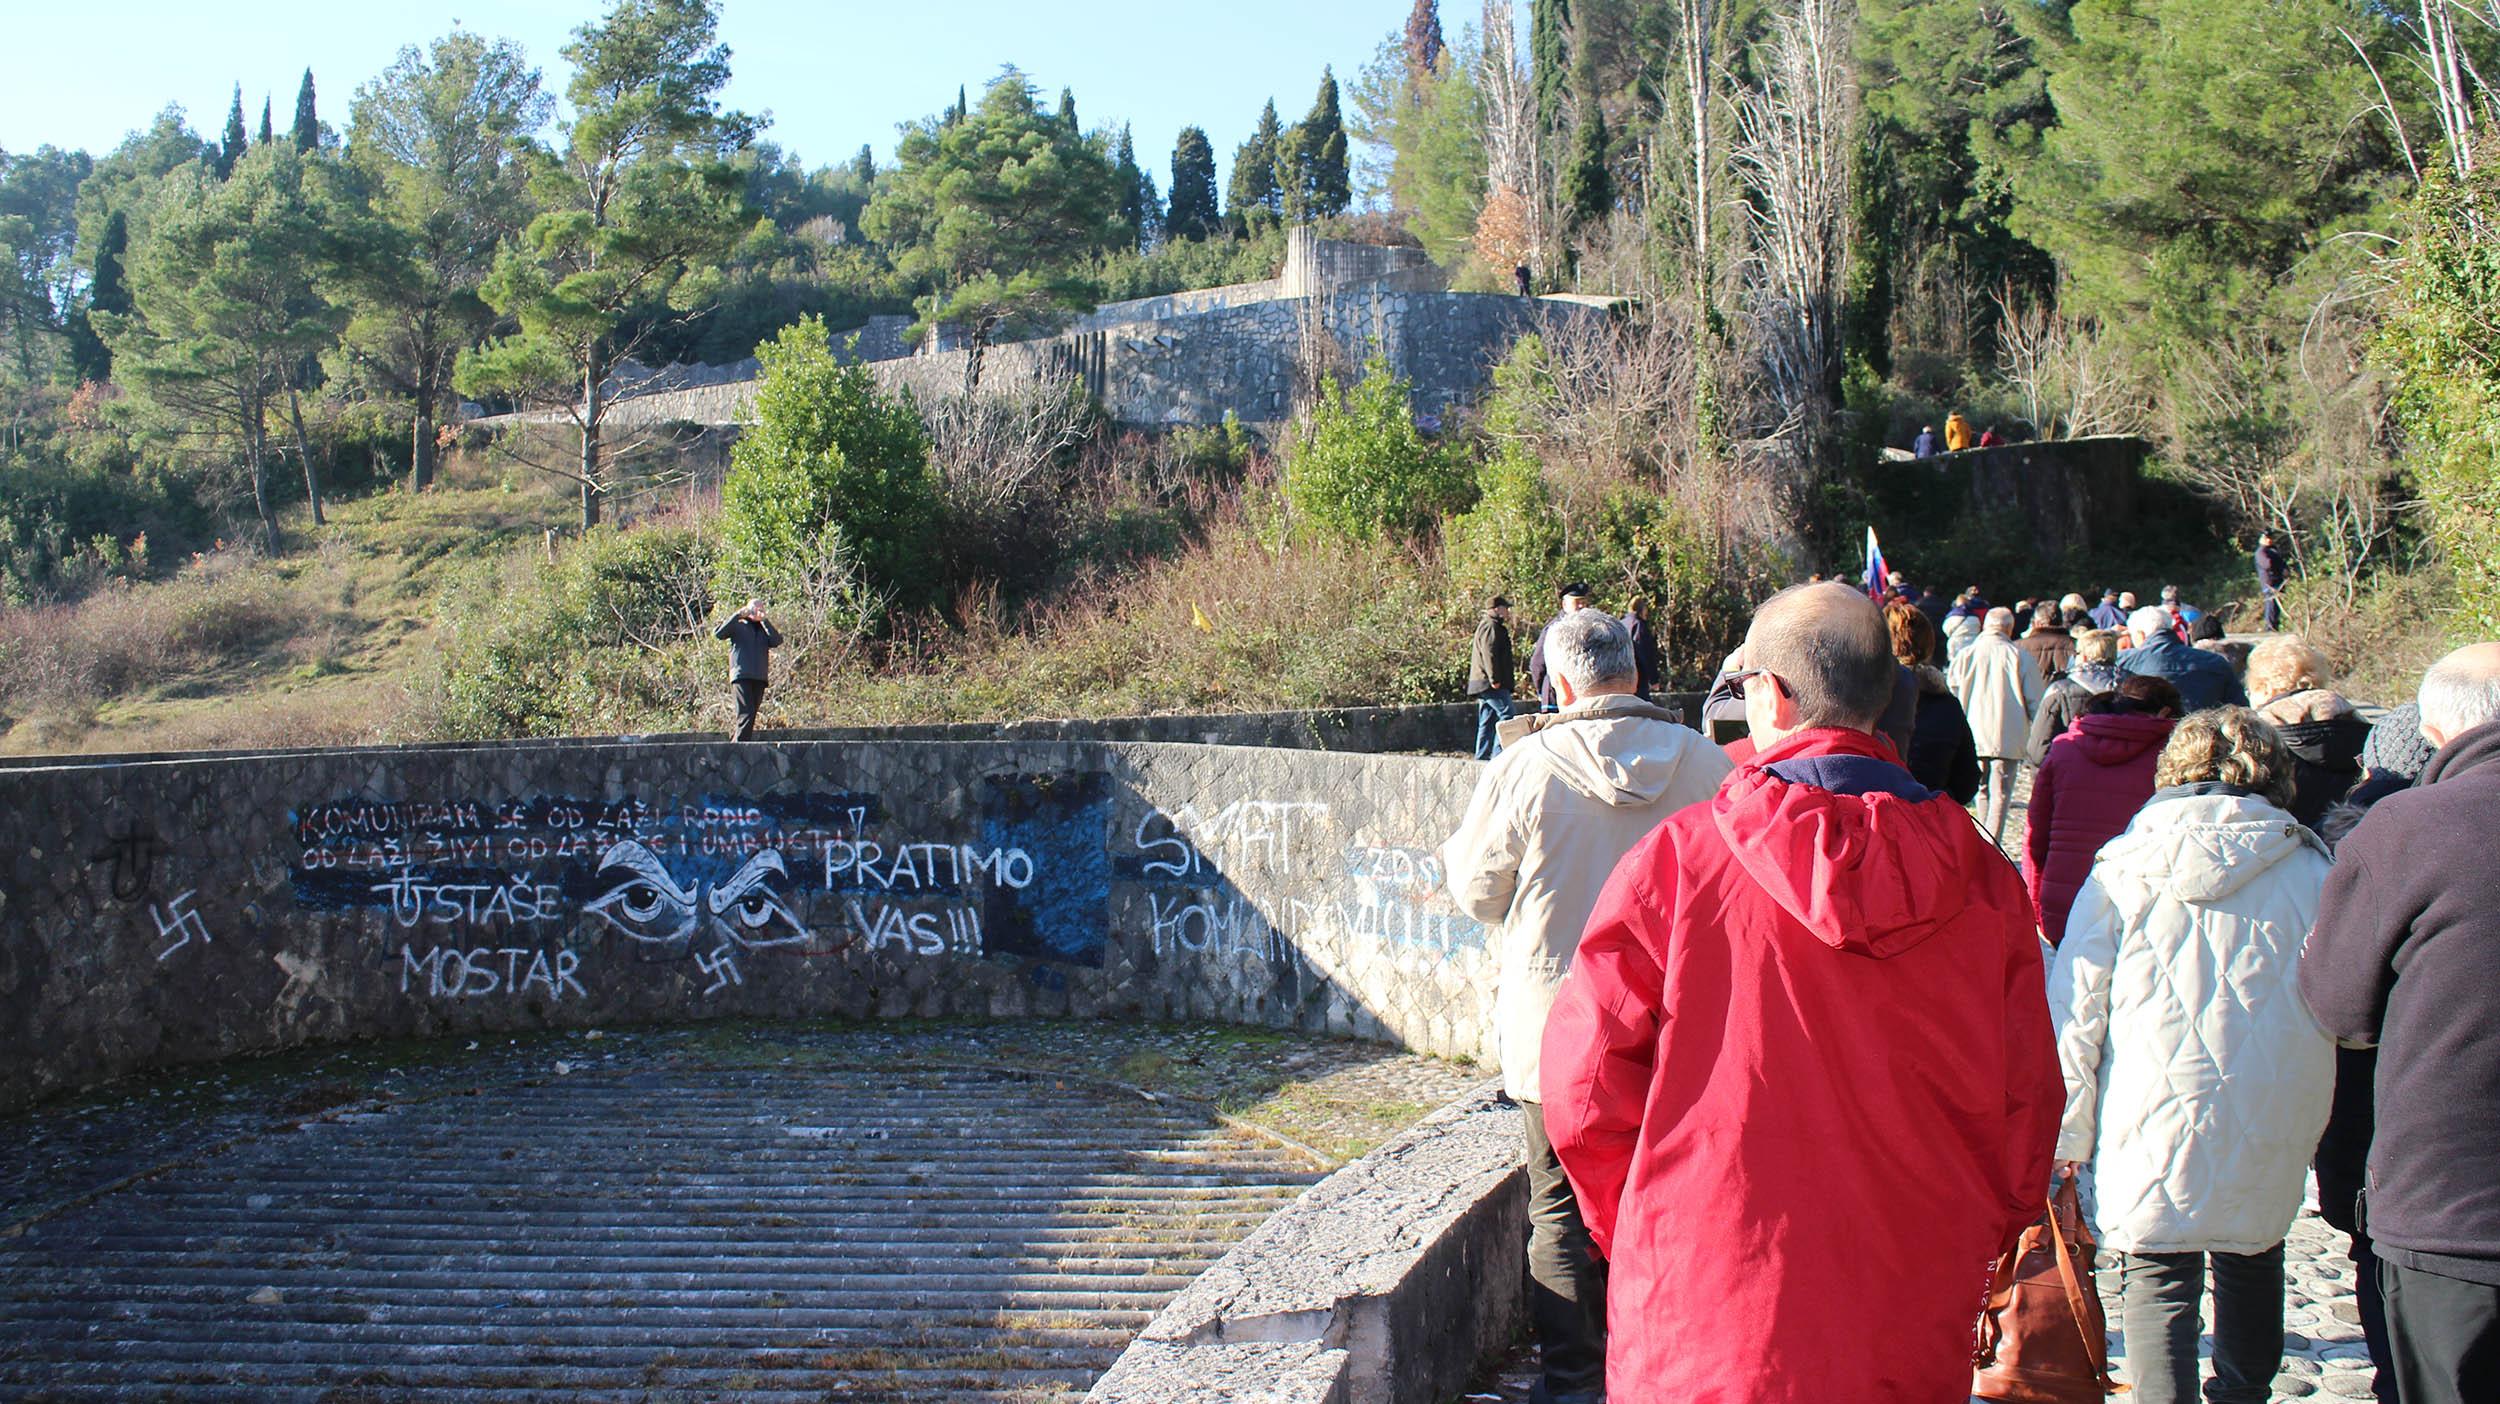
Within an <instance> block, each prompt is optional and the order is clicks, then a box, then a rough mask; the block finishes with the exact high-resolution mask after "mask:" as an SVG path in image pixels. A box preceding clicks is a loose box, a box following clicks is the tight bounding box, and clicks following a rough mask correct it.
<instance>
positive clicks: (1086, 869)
mask: <svg viewBox="0 0 2500 1404" xmlns="http://www.w3.org/2000/svg"><path fill="white" fill-rule="evenodd" d="M1475 774H1476V767H1475V766H1474V764H1473V763H1472V762H1468V761H1462V760H1440V759H1428V758H1418V757H1404V756H1363V755H1350V754H1326V753H1318V752H1308V751H1300V752H1297V751H1278V750H1253V749H1245V748H1234V747H1212V746H1192V745H1153V744H1105V743H1092V742H1020V741H1019V742H1009V741H999V742H979V743H914V742H894V741H889V742H875V743H853V742H830V741H798V742H787V743H784V744H775V745H769V746H736V745H731V744H727V743H714V742H648V741H646V742H628V741H617V742H604V743H602V742H590V743H571V744H549V745H535V746H493V747H468V748H451V747H447V748H434V749H427V748H402V749H382V750H370V751H354V750H350V751H324V752H308V753H296V754H282V755H269V756H258V757H250V756H247V757H198V758H188V759H181V760H172V761H157V762H136V763H129V762H124V763H113V762H102V763H99V762H86V763H79V764H69V765H60V766H25V767H19V768H14V769H8V770H5V771H0V854H4V855H5V856H4V857H0V1010H5V1011H7V1012H6V1015H5V1023H0V1110H4V1109H10V1108H15V1107H18V1106H22V1105H25V1104H26V1103H28V1102H30V1101H32V1100H34V1099H36V1098H39V1097H42V1096H45V1095H48V1094H51V1093H55V1092H60V1091H64V1090H68V1089H73V1088H78V1087H83V1086H88V1085H91V1084H94V1083H97V1082H101V1081H103V1080H106V1079H108V1078H112V1077H115V1076H118V1075H121V1074H125V1073H130V1072H135V1071H140V1070H143V1069H148V1068H155V1067H163V1066H168V1065H172V1064H178V1063H186V1062H194V1061H202V1060H210V1059H217V1058H223V1057H228V1056H232V1055H235V1054H242V1053H253V1052H264V1051H270V1050H275V1049H280V1048H286V1047H291V1046H295V1045H300V1044H308V1043H323V1042H333V1041H340V1040H348V1039H361V1038H379V1037H406V1036H442V1035H453V1036H457V1035H464V1034H469V1035H474V1034H480V1033H492V1032H501V1031H513V1030H522V1029H535V1028H543V1027H550V1026H566V1027H578V1026H595V1025H614V1024H618V1023H627V1022H646V1021H675V1020H683V1019H693V1018H704V1017H711V1016H715V1015H721V1016H727V1015H739V1016H752V1017H801V1016H818V1015H840V1016H854V1017H870V1016H882V1017H899V1016H918V1017H930V1018H940V1017H950V1016H980V1017H993V1016H996V1017H1004V1016H1017V1015H1076V1016H1091V1015H1117V1016H1127V1017H1145V1018H1171V1019H1191V1020H1219V1021H1232V1022H1243V1023H1252V1024H1266V1025H1273V1026H1278V1027H1291V1028H1299V1029H1305V1030H1309V1031H1313V1032H1328V1033H1336V1034H1348V1035H1355V1036H1360V1037H1366V1038H1373V1039H1379V1040H1382V1041H1386V1042H1393V1043H1397V1044H1401V1045H1404V1046H1407V1047H1410V1048H1415V1049H1418V1050H1422V1051H1427V1052H1434V1053H1442V1054H1452V1055H1468V1056H1482V1055H1485V1054H1487V1053H1488V1052H1489V1048H1488V1029H1487V1014H1488V1011H1489V1000H1490V983H1491V971H1490V965H1489V959H1488V955H1487V951H1486V945H1485V932H1484V930H1483V928H1481V927H1480V926H1478V925H1477V924H1476V923H1475V922H1473V921H1471V920H1469V919H1467V918H1466V917H1465V916H1463V915H1462V914H1460V913H1459V912H1458V911H1457V910H1456V909H1455V907H1454V906H1453V905H1452V904H1451V903H1450V902H1449V900H1448V898H1447V896H1446V895H1445V894H1444V893H1443V892H1442V891H1441V882H1440V872H1439V868H1438V865H1437V862H1436V861H1435V860H1434V858H1433V856H1432V852H1431V849H1432V847H1433V845H1435V844H1437V843H1438V842H1439V840H1440V839H1441V838H1442V837H1443V836H1444V835H1445V834H1447V833H1448V832H1449V831H1450V829H1451V828H1452V827H1454V825H1455V824H1456V822H1457V819H1458V817H1459V815H1460V812H1461V810H1462V808H1463V806H1464V804H1465V802H1466V798H1467V795H1468V792H1469V789H1470V787H1471V785H1472V784H1473V781H1474V778H1475Z"/></svg>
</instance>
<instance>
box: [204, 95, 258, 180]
mask: <svg viewBox="0 0 2500 1404" xmlns="http://www.w3.org/2000/svg"><path fill="white" fill-rule="evenodd" d="M249 144H250V138H249V137H248V136H246V135H245V134H244V131H243V85H242V84H240V83H237V84H235V85H234V105H233V106H231V107H228V108H227V109H226V135H225V141H224V143H223V144H222V145H220V146H218V147H217V149H216V150H215V151H213V152H212V153H210V157H209V160H210V168H211V169H213V170H215V171H216V172H217V178H218V179H219V180H226V179H228V178H230V177H232V176H233V175H234V165H235V163H236V162H237V161H240V160H242V159H243V149H244V147H245V146H247V145H249Z"/></svg>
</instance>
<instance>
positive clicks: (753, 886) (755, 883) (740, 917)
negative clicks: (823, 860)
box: [705, 848, 808, 946]
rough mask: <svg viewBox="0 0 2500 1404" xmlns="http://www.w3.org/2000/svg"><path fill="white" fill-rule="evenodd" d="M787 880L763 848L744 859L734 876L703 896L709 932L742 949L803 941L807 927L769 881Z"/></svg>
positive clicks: (775, 857) (772, 854) (772, 855)
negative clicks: (707, 911)
mask: <svg viewBox="0 0 2500 1404" xmlns="http://www.w3.org/2000/svg"><path fill="white" fill-rule="evenodd" d="M788 877H789V870H788V869H787V868H785V867H784V866H783V865H782V861H781V854H780V853H779V852H778V851H777V850H774V849H770V848H767V849H765V850H764V851H763V852H761V853H758V854H756V855H755V856H754V857H752V858H750V859H748V860H747V863H746V866H745V867H743V868H740V869H739V870H738V873H737V876H735V877H733V878H731V879H730V880H729V881H727V882H725V883H722V884H721V885H720V886H718V887H715V888H713V889H712V890H711V891H710V892H709V893H707V894H705V905H706V906H708V907H710V908H711V912H712V926H713V929H714V930H716V931H718V932H719V933H720V934H721V935H723V936H726V937H728V938H729V939H730V940H732V941H735V942H737V943H738V944H740V945H742V946H783V945H788V944H789V943H791V942H793V941H801V940H805V939H806V938H807V934H808V933H807V924H806V923H805V922H802V921H800V920H799V915H798V913H797V912H795V911H792V910H791V909H790V903H789V900H788V899H787V898H785V897H783V896H782V895H781V893H780V892H779V891H778V890H776V889H775V888H774V887H773V885H772V881H771V880H772V879H774V878H781V879H784V880H787V879H788Z"/></svg>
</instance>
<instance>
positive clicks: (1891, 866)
mask: <svg viewBox="0 0 2500 1404" xmlns="http://www.w3.org/2000/svg"><path fill="white" fill-rule="evenodd" d="M1711 807H1712V813H1713V817H1714V819H1715V821H1716V823H1717V825H1718V829H1719V832H1720V834H1721V835H1722V836H1724V837H1725V838H1726V839H1727V842H1728V848H1729V850H1730V851H1731V852H1732V853H1733V854H1734V855H1735V859H1736V862H1737V864H1738V865H1739V866H1740V867H1742V868H1743V869H1744V870H1745V873H1746V875H1747V876H1749V877H1751V878H1753V880H1754V881H1755V882H1757V883H1760V884H1761V886H1762V889H1763V891H1764V892H1765V893H1767V894H1768V895H1769V896H1770V898H1771V900H1773V901H1774V902H1777V903H1778V904H1779V905H1780V907H1781V909H1782V910H1784V911H1786V912H1787V913H1788V914H1789V915H1790V916H1792V917H1794V918H1796V919H1797V921H1798V922H1799V923H1800V924H1802V925H1803V926H1804V927H1805V928H1806V929H1807V930H1808V931H1811V932H1813V933H1814V935H1815V937H1816V939H1818V940H1820V941H1822V942H1823V943H1824V944H1825V945H1827V946H1830V947H1831V948H1833V949H1834V950H1840V951H1849V952H1852V953H1854V954H1858V955H1866V956H1874V957H1877V958H1885V957H1890V956H1895V955H1899V954H1901V953H1902V952H1904V951H1909V950H1913V949H1916V948H1917V947H1918V946H1919V945H1920V944H1921V943H1922V942H1924V941H1926V940H1927V939H1928V938H1929V937H1931V936H1934V935H1935V934H1936V933H1938V932H1940V931H1943V930H1946V929H1947V928H1949V927H1951V926H1952V925H1953V923H1954V922H1955V921H1956V920H1957V919H1959V918H1960V917H1961V916H1962V914H1963V913H1964V912H1965V911H1966V910H1967V909H1968V908H1969V907H1970V905H1971V902H1972V900H1973V898H1974V896H1975V895H1976V894H1977V893H1978V892H1979V890H1980V889H1981V887H1982V884H1981V883H1979V882H1978V881H1977V880H1976V879H1977V877H1978V875H1977V874H1974V873H1969V872H1963V871H1959V869H1960V868H1962V867H1963V866H1964V862H1963V861H1957V860H1959V859H1960V858H1961V855H1967V854H1974V853H1985V854H1986V856H1987V857H1988V858H1989V859H1993V860H1994V861H1997V862H2003V861H2004V860H2003V859H2002V858H2001V857H1998V856H1997V855H1996V854H1994V853H1993V852H1989V851H1988V850H1987V845H1986V842H1985V840H1984V839H1981V838H1980V837H1979V834H1978V830H1977V829H1976V828H1975V827H1974V826H1973V825H1972V823H1971V820H1970V815H1969V813H1968V812H1967V811H1965V810H1964V809H1963V808H1962V807H1961V806H1960V805H1958V804H1955V803H1954V802H1953V801H1952V799H1950V798H1949V797H1947V796H1944V795H1940V794H1938V793H1936V792H1935V791H1932V790H1929V789H1927V788H1925V787H1924V786H1922V785H1920V784H1919V783H1918V782H1917V781H1915V780H1912V779H1911V778H1910V775H1909V772H1908V771H1906V770H1903V769H1902V768H1901V767H1900V766H1899V765H1898V764H1897V763H1895V762H1894V760H1893V759H1892V748H1891V746H1890V745H1889V744H1888V743H1886V742H1885V741H1884V740H1883V739H1882V738H1880V737H1875V736H1869V735H1867V734H1866V733H1864V732H1859V731H1846V730H1839V729H1828V728H1827V729H1821V730H1815V731H1805V732H1799V733H1798V734H1797V735H1795V736H1791V737H1788V738H1786V739H1785V740H1782V741H1781V742H1780V743H1779V744H1778V745H1776V746H1773V747H1771V748H1770V749H1768V750H1766V751H1764V752H1762V753H1761V754H1759V755H1757V756H1755V757H1754V758H1753V760H1751V761H1749V762H1747V763H1746V764H1745V765H1744V766H1743V767H1742V768H1740V769H1739V770H1737V771H1736V772H1735V773H1734V774H1733V775H1730V776H1729V777H1728V779H1727V781H1726V782H1725V783H1724V784H1723V785H1722V786H1721V787H1720V790H1719V796H1718V798H1717V799H1716V800H1714V801H1712V806H1711Z"/></svg>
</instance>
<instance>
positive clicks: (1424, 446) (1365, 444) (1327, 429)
mask: <svg viewBox="0 0 2500 1404" xmlns="http://www.w3.org/2000/svg"><path fill="white" fill-rule="evenodd" d="M1411 393H1412V387H1410V386H1409V385H1408V384H1407V382H1405V381H1404V380H1401V379H1399V378H1397V377H1396V376H1393V375H1391V374H1390V373H1389V365H1388V362H1386V361H1384V360H1382V359H1380V358H1378V357H1374V358H1373V359H1372V360H1371V361H1370V362H1368V363H1367V364H1366V365H1365V366H1364V367H1363V379H1362V382H1361V383H1360V384H1358V385H1356V386H1355V387H1354V388H1353V389H1352V390H1350V391H1349V390H1346V389H1344V388H1342V387H1340V386H1339V385H1337V384H1336V383H1335V382H1334V381H1327V382H1323V384H1322V386H1321V392H1320V405H1319V408H1318V409H1317V410H1315V411H1313V412H1312V414H1311V421H1310V424H1309V426H1308V427H1307V428H1305V430H1304V431H1303V436H1302V441H1301V443H1300V444H1299V445H1297V446H1296V447H1295V450H1294V454H1293V458H1292V460H1291V461H1290V462H1289V463H1288V464H1287V465H1286V467H1285V501H1286V502H1287V504H1288V505H1290V506H1291V507H1292V509H1293V512H1294V515H1295V516H1297V517H1299V518H1300V519H1302V520H1303V521H1305V522H1308V523H1309V524H1310V525H1311V526H1313V527H1315V528H1317V529H1318V530H1320V531H1323V532H1325V533H1328V534H1329V535H1332V536H1337V537H1341V538H1343V539H1345V540H1348V541H1371V540H1375V539H1378V538H1381V537H1410V536H1413V535H1415V534H1417V533H1419V532H1420V531H1422V530H1423V529H1424V528H1425V527H1426V526H1428V525H1430V524H1431V523H1432V521H1433V520H1434V518H1435V517H1437V516H1438V515H1440V514H1442V513H1445V512H1451V511H1455V510H1457V509H1459V508H1462V507H1464V506H1466V505H1467V497H1468V493H1469V490H1470V488H1471V487H1472V482H1471V480H1470V475H1469V472H1468V468H1467V462H1466V459H1465V458H1464V457H1463V456H1461V455H1460V454H1458V453H1456V452H1452V451H1449V450H1447V449H1444V448H1443V447H1441V446H1439V445H1436V444H1432V443H1428V442H1426V441H1425V439H1424V436H1423V434H1422V433H1421V432H1420V431H1419V430H1417V429H1416V427H1415V416H1414V414H1413V413H1412V412H1411V411H1410V410H1409V408H1408V402H1409V397H1410V395H1411Z"/></svg>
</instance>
